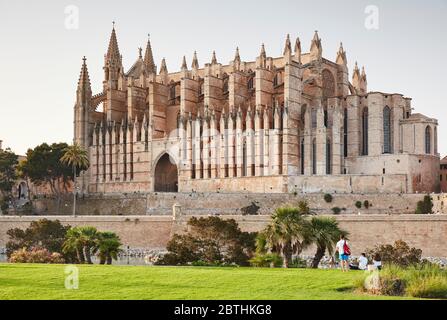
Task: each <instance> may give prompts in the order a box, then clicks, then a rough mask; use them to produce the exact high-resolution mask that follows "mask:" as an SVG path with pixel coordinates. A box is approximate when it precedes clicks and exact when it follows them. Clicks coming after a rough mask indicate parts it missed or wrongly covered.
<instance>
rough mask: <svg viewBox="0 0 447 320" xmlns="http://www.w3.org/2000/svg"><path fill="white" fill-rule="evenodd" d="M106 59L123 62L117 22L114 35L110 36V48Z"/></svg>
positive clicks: (113, 31)
mask: <svg viewBox="0 0 447 320" xmlns="http://www.w3.org/2000/svg"><path fill="white" fill-rule="evenodd" d="M106 57H107V60H109V61H121V54H120V50H119V47H118V40H117V38H116V31H115V22H113V29H112V34H111V35H110V41H109V48H108V49H107V54H106Z"/></svg>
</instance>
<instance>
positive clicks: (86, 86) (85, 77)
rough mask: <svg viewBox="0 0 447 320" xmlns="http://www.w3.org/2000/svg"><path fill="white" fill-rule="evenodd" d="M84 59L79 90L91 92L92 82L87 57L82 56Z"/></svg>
mask: <svg viewBox="0 0 447 320" xmlns="http://www.w3.org/2000/svg"><path fill="white" fill-rule="evenodd" d="M82 61H83V62H82V67H81V74H80V76H79V81H78V91H83V92H90V93H91V91H92V88H91V83H90V76H89V74H88V68H87V58H86V57H85V56H84V58H82Z"/></svg>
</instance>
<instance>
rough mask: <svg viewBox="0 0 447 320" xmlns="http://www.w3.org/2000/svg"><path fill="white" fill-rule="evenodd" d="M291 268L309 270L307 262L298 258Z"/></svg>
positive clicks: (293, 261) (294, 260)
mask: <svg viewBox="0 0 447 320" xmlns="http://www.w3.org/2000/svg"><path fill="white" fill-rule="evenodd" d="M289 268H307V261H306V260H305V259H303V258H300V257H296V258H294V259H293V260H292V263H291V264H290V265H289Z"/></svg>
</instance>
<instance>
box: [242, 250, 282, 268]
mask: <svg viewBox="0 0 447 320" xmlns="http://www.w3.org/2000/svg"><path fill="white" fill-rule="evenodd" d="M249 261H250V264H251V265H252V266H253V267H259V268H271V267H273V268H279V267H281V266H282V263H283V261H282V257H281V256H280V255H279V254H277V253H266V254H256V255H255V256H254V257H253V258H251V259H250V260H249Z"/></svg>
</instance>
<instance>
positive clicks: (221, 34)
mask: <svg viewBox="0 0 447 320" xmlns="http://www.w3.org/2000/svg"><path fill="white" fill-rule="evenodd" d="M446 16H447V1H446V0H430V1H416V0H414V1H409V0H406V1H403V0H402V1H399V0H387V1H385V0H384V1H379V0H368V1H363V0H352V1H347V0H346V1H343V0H339V1H322V0H320V1H290V0H288V1H287V0H275V1H263V0H261V1H260V0H258V1H251V0H244V1H240V0H238V1H233V0H226V1H214V0H208V1H203V0H194V1H193V0H191V1H178V0H170V1H159V0H154V1H148V0H146V1H134V0H126V1H110V0H109V1H102V0H95V1H75V0H70V1H65V0H57V1H56V0H42V1H23V0H14V1H13V0H8V1H6V0H0V140H3V146H4V147H10V148H11V149H12V150H13V151H15V152H16V153H19V154H24V153H25V152H26V150H27V149H28V148H32V147H35V146H36V145H38V144H41V143H43V142H48V143H52V142H67V143H71V142H72V139H73V106H74V103H75V93H76V86H77V81H78V78H79V72H80V69H81V63H82V57H83V56H84V55H85V56H86V57H87V64H88V68H89V73H90V79H91V82H92V89H93V91H94V94H95V93H99V92H100V90H101V88H102V80H103V76H104V74H103V70H102V67H103V62H104V54H105V53H106V51H107V45H108V41H109V38H110V32H111V29H112V21H115V22H116V32H117V36H118V43H119V47H120V51H121V54H122V55H123V63H124V66H125V68H126V70H127V69H129V68H130V67H131V66H132V64H133V63H134V62H135V60H136V59H137V57H138V48H139V47H143V48H145V44H146V41H147V35H148V34H150V38H151V43H152V49H153V53H154V58H155V61H156V63H157V65H158V66H159V65H160V61H161V59H162V58H163V57H165V58H166V61H167V66H168V70H169V71H170V72H172V71H178V70H179V69H180V66H181V62H182V57H183V55H186V58H187V62H188V65H190V64H191V58H192V54H193V52H194V51H195V50H197V54H198V59H199V63H200V66H201V67H202V66H203V64H204V63H207V62H209V61H210V60H211V54H212V51H213V50H215V51H216V55H217V59H218V61H219V62H221V63H223V64H228V63H229V61H231V60H232V59H233V57H234V52H235V48H236V47H237V46H239V49H240V54H241V59H242V60H247V61H253V60H254V59H255V57H256V56H258V55H259V51H260V46H261V44H262V43H265V48H266V52H267V55H268V56H274V57H276V56H280V55H281V54H282V50H283V47H284V41H285V37H286V34H288V33H289V34H290V36H291V39H292V42H293V41H294V39H295V38H296V37H297V36H299V37H300V39H301V44H302V48H303V51H304V52H308V51H309V48H310V42H311V39H312V37H313V33H314V31H315V30H318V32H319V35H320V37H321V39H322V45H323V56H324V57H325V58H327V59H330V60H332V61H334V60H335V57H336V52H337V50H338V47H339V43H340V42H343V46H344V48H345V50H346V52H347V57H348V66H349V69H350V76H351V75H352V69H353V67H354V63H355V61H358V64H359V66H360V67H361V66H365V69H366V73H367V77H368V90H369V91H381V92H386V93H401V94H403V95H405V96H408V97H411V98H413V103H412V104H413V107H414V109H415V110H414V112H420V113H423V114H426V115H427V116H430V117H434V118H437V119H438V121H439V130H438V136H439V137H438V138H439V147H438V149H439V152H440V153H441V156H445V155H447V139H446V140H444V139H443V138H446V137H447V117H446V115H447V113H446V111H445V108H446V107H447V106H446V103H445V101H444V99H445V98H446V96H445V94H446V93H447V81H446V77H445V75H446V74H447V73H446V72H447V41H445V33H446V31H447V19H446V18H445V17H446ZM443 75H444V76H443Z"/></svg>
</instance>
